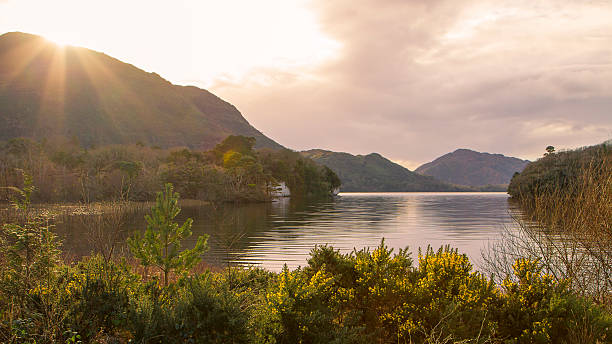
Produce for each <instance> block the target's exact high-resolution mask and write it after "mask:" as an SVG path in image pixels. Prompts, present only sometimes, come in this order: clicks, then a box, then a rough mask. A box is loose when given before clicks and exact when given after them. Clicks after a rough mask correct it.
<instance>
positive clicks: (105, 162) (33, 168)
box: [0, 136, 340, 202]
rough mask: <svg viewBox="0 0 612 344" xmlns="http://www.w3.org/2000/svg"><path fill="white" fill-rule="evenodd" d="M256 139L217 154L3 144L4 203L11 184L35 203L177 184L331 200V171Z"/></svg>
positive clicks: (223, 146) (131, 195) (215, 191)
mask: <svg viewBox="0 0 612 344" xmlns="http://www.w3.org/2000/svg"><path fill="white" fill-rule="evenodd" d="M254 144H255V139H254V138H252V137H244V136H229V137H227V138H226V139H225V140H224V141H223V142H221V143H219V144H218V145H217V146H216V147H215V148H214V149H212V150H210V151H195V150H191V149H189V148H174V149H161V148H159V147H147V146H145V145H142V144H132V145H109V146H101V147H90V148H84V147H82V146H81V145H79V143H78V141H77V140H65V141H60V142H53V143H52V142H48V141H45V140H43V141H34V140H31V139H26V138H17V139H11V140H8V141H2V142H0V200H8V199H10V197H11V191H10V190H9V189H7V188H6V187H9V186H17V187H22V186H23V177H22V172H26V173H27V174H28V175H31V176H32V178H33V183H34V184H35V185H37V186H38V187H37V190H36V192H35V193H34V194H33V195H32V197H33V201H34V202H93V201H106V200H133V201H148V200H154V198H155V191H156V190H159V189H161V188H162V186H163V185H164V184H165V183H172V184H173V185H174V186H175V188H176V190H177V191H178V192H179V193H180V194H181V195H182V196H183V198H190V199H200V200H210V201H266V200H268V199H270V195H271V191H272V189H273V188H274V187H275V186H276V185H278V183H279V182H281V181H284V182H286V184H287V186H288V187H289V188H290V190H291V193H292V196H294V197H321V196H328V195H330V194H331V192H332V190H333V189H335V188H337V187H339V185H340V180H339V179H338V177H337V176H336V175H335V174H334V173H333V172H332V171H331V170H329V169H328V168H326V167H323V166H320V165H317V164H316V163H314V162H313V161H312V160H310V159H308V158H305V157H302V156H301V155H300V154H299V153H297V152H293V151H291V150H288V149H284V150H261V151H256V150H254V149H253V146H254Z"/></svg>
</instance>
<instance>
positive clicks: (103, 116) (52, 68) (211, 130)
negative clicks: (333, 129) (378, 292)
mask: <svg viewBox="0 0 612 344" xmlns="http://www.w3.org/2000/svg"><path fill="white" fill-rule="evenodd" d="M228 135H243V136H251V137H255V139H256V145H255V146H256V147H257V148H263V147H266V148H282V146H281V145H279V144H278V143H276V142H274V141H273V140H272V139H270V138H268V137H266V136H265V135H263V134H262V133H261V132H260V131H258V130H257V129H255V128H254V127H253V126H251V125H250V124H249V122H248V121H247V120H246V119H245V118H244V117H243V116H242V114H241V113H240V112H239V111H238V110H237V109H236V108H235V107H234V106H233V105H231V104H230V103H228V102H226V101H224V100H222V99H220V98H219V97H217V96H215V95H214V94H212V93H210V92H208V91H206V90H203V89H199V88H197V87H193V86H177V85H173V84H171V83H170V82H168V81H166V80H164V79H163V78H161V77H160V76H159V75H157V74H156V73H147V72H145V71H143V70H141V69H138V68H136V67H134V66H132V65H130V64H127V63H123V62H121V61H119V60H117V59H114V58H112V57H109V56H107V55H105V54H103V53H99V52H96V51H93V50H89V49H85V48H78V47H69V46H68V47H60V46H58V45H56V44H54V43H51V42H49V41H47V40H46V39H44V38H42V37H40V36H35V35H30V34H25V33H19V32H11V33H6V34H4V35H2V36H0V140H7V139H11V138H14V137H21V136H23V137H32V138H37V139H43V138H47V139H53V138H56V137H60V138H70V139H72V138H77V139H78V140H79V142H81V144H83V145H85V146H91V145H106V144H126V143H138V142H140V143H143V144H147V145H155V146H160V147H173V146H187V147H190V148H195V149H210V148H212V147H214V145H215V144H217V143H219V142H220V141H221V140H223V139H224V138H225V137H227V136H228Z"/></svg>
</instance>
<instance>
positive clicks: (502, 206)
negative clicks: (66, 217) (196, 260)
mask: <svg viewBox="0 0 612 344" xmlns="http://www.w3.org/2000/svg"><path fill="white" fill-rule="evenodd" d="M144 213H145V212H143V213H142V214H138V215H137V216H133V217H132V218H131V219H130V221H129V222H127V223H126V224H125V228H126V229H127V230H128V231H132V230H134V229H143V228H144V220H143V219H142V216H143V215H144ZM179 217H180V220H183V219H185V218H186V217H191V218H193V220H194V224H193V228H192V229H193V234H194V235H193V240H195V237H197V236H198V235H200V234H208V235H209V236H210V238H209V247H210V249H209V252H208V253H207V254H206V257H205V259H206V261H208V262H209V263H210V264H212V265H225V264H227V262H230V263H232V264H240V265H257V266H262V267H265V268H268V269H271V270H275V271H278V270H280V269H281V268H282V266H283V265H284V264H287V265H288V267H290V268H295V267H297V266H300V265H301V266H304V265H305V264H306V260H307V258H308V256H309V252H310V250H311V249H312V248H313V247H315V245H322V244H328V245H332V246H334V247H335V248H337V249H340V251H342V252H350V251H352V250H353V248H357V249H360V248H362V247H376V246H378V245H379V244H380V242H381V240H382V239H383V238H384V239H385V243H386V244H387V245H388V246H389V247H393V248H394V249H395V250H396V251H397V249H399V248H404V247H406V246H408V247H410V249H411V251H412V252H413V257H416V255H417V250H418V248H419V247H423V248H425V247H427V245H431V246H433V247H434V248H438V247H440V246H441V245H446V244H450V245H451V246H452V247H455V248H458V249H459V251H460V252H462V253H466V254H467V255H468V256H469V257H470V258H471V259H472V261H473V262H474V263H476V265H478V262H479V261H480V257H481V251H482V250H483V249H486V248H487V245H489V244H491V243H493V242H494V241H495V240H498V239H499V237H500V234H501V232H502V231H503V229H504V228H505V227H506V228H507V227H512V226H513V221H512V219H511V217H510V215H509V205H508V195H507V194H506V193H341V194H340V196H339V197H338V198H336V199H334V200H329V201H324V202H309V203H305V202H298V201H295V200H290V199H281V200H278V201H275V202H272V203H262V204H245V205H237V206H235V205H224V206H223V207H221V208H217V209H213V208H212V207H211V206H184V207H183V211H182V212H181V215H180V216H179ZM75 223H76V222H72V223H70V221H67V222H66V223H64V224H58V231H59V232H60V235H61V236H62V237H63V238H64V248H65V250H71V251H73V252H74V253H75V254H77V255H81V254H87V252H86V251H87V250H88V249H90V245H89V244H88V241H87V240H86V239H87V233H86V232H85V229H83V228H79V227H78V226H77V225H75ZM192 244H193V241H191V242H187V243H186V246H190V245H192Z"/></svg>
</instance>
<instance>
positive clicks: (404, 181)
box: [300, 149, 469, 192]
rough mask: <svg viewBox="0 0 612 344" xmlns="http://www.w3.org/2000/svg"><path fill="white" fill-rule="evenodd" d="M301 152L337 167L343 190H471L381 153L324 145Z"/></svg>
mask: <svg viewBox="0 0 612 344" xmlns="http://www.w3.org/2000/svg"><path fill="white" fill-rule="evenodd" d="M300 153H301V154H302V155H304V156H306V157H308V158H310V159H312V160H314V161H315V162H317V163H319V164H321V165H325V166H327V167H329V168H330V169H331V170H332V171H334V172H335V173H336V174H337V175H338V177H339V178H340V180H341V181H342V185H341V186H340V191H343V192H351V191H352V192H393V191H398V192H399V191H468V190H469V188H463V187H461V186H457V185H450V184H448V183H444V182H441V181H438V180H436V179H435V178H433V177H428V176H423V175H420V174H417V173H414V172H411V171H410V170H408V169H407V168H405V167H403V166H400V165H398V164H396V163H394V162H392V161H390V160H388V159H386V158H384V157H383V156H381V155H380V154H378V153H372V154H368V155H352V154H349V153H339V152H332V151H328V150H322V149H312V150H308V151H303V152H300Z"/></svg>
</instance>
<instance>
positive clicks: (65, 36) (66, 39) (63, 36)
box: [44, 32, 74, 47]
mask: <svg viewBox="0 0 612 344" xmlns="http://www.w3.org/2000/svg"><path fill="white" fill-rule="evenodd" d="M44 37H45V38H46V39H47V40H48V41H50V42H53V43H55V44H57V45H58V46H60V47H65V46H67V45H70V44H74V42H73V40H74V37H71V34H70V33H66V32H45V34H44Z"/></svg>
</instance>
